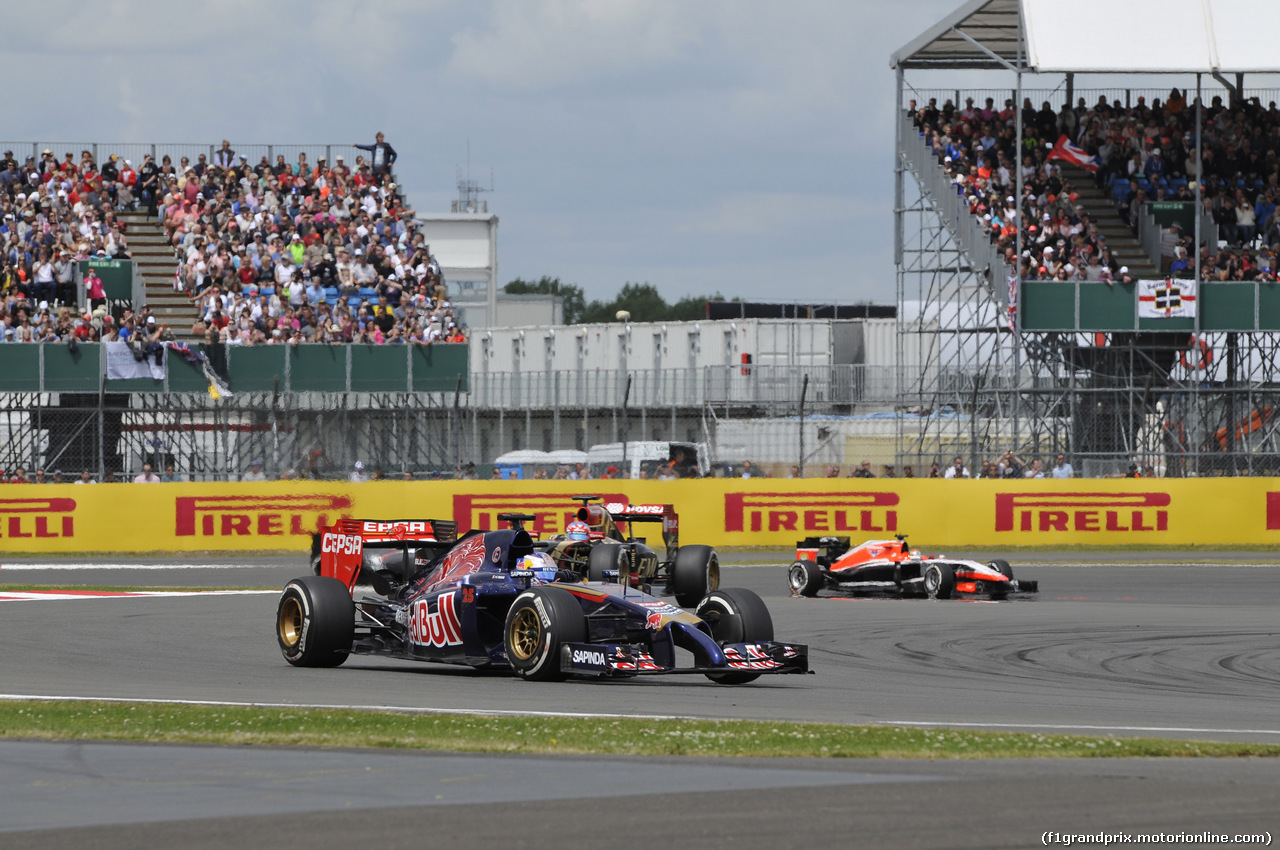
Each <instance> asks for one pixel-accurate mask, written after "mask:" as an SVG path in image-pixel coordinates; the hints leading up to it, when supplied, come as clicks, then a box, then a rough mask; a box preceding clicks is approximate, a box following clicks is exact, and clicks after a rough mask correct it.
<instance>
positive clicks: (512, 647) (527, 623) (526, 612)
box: [507, 608, 542, 661]
mask: <svg viewBox="0 0 1280 850" xmlns="http://www.w3.org/2000/svg"><path fill="white" fill-rule="evenodd" d="M541 637H542V623H541V621H540V620H538V612H536V611H534V610H533V609H532V608H521V609H520V610H519V611H518V612H516V616H515V618H514V619H512V621H511V629H510V631H509V633H508V635H507V650H508V651H509V652H510V653H511V656H512V657H513V658H515V659H517V660H519V661H527V660H529V659H530V658H532V657H533V656H534V653H536V652H537V651H538V642H539V640H540V638H541Z"/></svg>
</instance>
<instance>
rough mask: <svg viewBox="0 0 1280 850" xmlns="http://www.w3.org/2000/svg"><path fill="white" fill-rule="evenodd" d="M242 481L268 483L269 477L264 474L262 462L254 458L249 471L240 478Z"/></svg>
mask: <svg viewBox="0 0 1280 850" xmlns="http://www.w3.org/2000/svg"><path fill="white" fill-rule="evenodd" d="M240 480H241V481H266V480H267V476H265V475H263V474H262V461H260V460H258V459H257V458H254V459H253V461H251V462H250V463H249V471H248V472H246V473H245V474H244V475H242V476H240Z"/></svg>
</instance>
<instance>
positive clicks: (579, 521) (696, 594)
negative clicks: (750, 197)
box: [533, 496, 720, 608]
mask: <svg viewBox="0 0 1280 850" xmlns="http://www.w3.org/2000/svg"><path fill="white" fill-rule="evenodd" d="M572 498H573V499H574V500H576V501H579V502H581V503H582V505H581V507H579V508H578V510H577V512H576V514H575V519H574V521H573V522H571V523H569V525H568V527H567V528H566V529H565V531H564V533H562V534H558V535H556V536H554V537H551V538H549V539H547V540H545V541H542V540H539V541H534V544H533V546H534V549H535V550H538V551H542V552H546V553H547V554H548V555H550V556H551V558H552V559H553V560H554V561H555V562H556V564H557V565H558V566H559V567H561V568H563V569H569V570H573V571H575V572H577V573H578V574H579V575H581V576H582V577H583V578H585V579H587V580H588V581H603V580H604V578H605V574H606V573H609V572H617V573H618V574H619V575H622V576H626V577H627V583H628V584H629V585H630V586H631V587H634V588H637V589H639V590H643V591H644V592H645V593H652V592H653V588H654V586H655V585H656V586H658V587H659V588H661V589H662V593H663V595H668V596H671V595H674V596H675V598H676V604H678V605H679V606H680V607H682V608H692V607H693V606H695V605H697V604H698V603H699V602H700V601H702V599H704V598H705V597H706V595H707V594H708V593H710V592H711V591H713V590H715V589H716V588H717V587H719V586H720V558H719V556H718V555H716V550H715V549H713V548H711V547H710V546H702V545H698V544H693V545H689V546H681V545H680V518H679V516H677V514H676V511H675V508H674V507H673V506H672V505H621V504H609V505H605V504H592V503H593V502H597V501H600V497H599V496H573V497H572ZM658 522H660V523H662V543H663V548H664V554H663V557H662V558H661V559H659V557H658V553H657V552H656V551H654V549H653V547H651V546H649V545H648V542H647V541H646V539H645V538H643V537H636V536H635V525H636V523H658Z"/></svg>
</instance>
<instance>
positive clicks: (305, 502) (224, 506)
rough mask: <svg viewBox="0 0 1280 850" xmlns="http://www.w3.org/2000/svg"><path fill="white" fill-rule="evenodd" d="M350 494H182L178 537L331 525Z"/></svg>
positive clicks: (265, 533)
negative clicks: (331, 518)
mask: <svg viewBox="0 0 1280 850" xmlns="http://www.w3.org/2000/svg"><path fill="white" fill-rule="evenodd" d="M350 507H351V499H349V498H348V497H346V496H326V495H319V494H315V495H306V496H266V497H262V496H179V497H178V498H177V499H176V500H175V508H176V510H175V518H174V534H176V535H177V536H178V537H191V536H195V535H200V536H203V537H247V536H250V535H256V536H260V537H280V536H283V535H286V534H301V535H307V534H311V533H312V532H315V531H319V530H321V529H324V528H327V527H329V526H330V525H332V524H333V523H332V522H330V521H329V517H330V516H331V515H335V514H337V515H338V516H335V517H334V519H335V520H336V519H338V518H339V516H341V514H342V512H343V511H346V510H348V509H350Z"/></svg>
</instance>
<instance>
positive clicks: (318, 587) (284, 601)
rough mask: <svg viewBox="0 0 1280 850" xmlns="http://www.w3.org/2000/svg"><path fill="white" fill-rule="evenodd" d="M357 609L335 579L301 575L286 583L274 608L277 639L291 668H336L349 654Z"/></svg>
mask: <svg viewBox="0 0 1280 850" xmlns="http://www.w3.org/2000/svg"><path fill="white" fill-rule="evenodd" d="M355 623H356V608H355V603H354V602H352V601H351V593H350V592H349V591H348V590H347V586H346V585H345V584H343V583H342V582H340V581H338V580H337V579H336V578H328V577H325V576H303V577H302V578H295V579H294V580H293V581H291V582H289V583H288V584H287V585H285V588H284V593H282V594H281V595H280V604H279V605H278V606H277V607H276V640H277V641H278V642H279V644H280V651H281V652H282V653H283V654H284V658H285V660H286V661H288V662H289V663H290V664H292V665H293V666H294V667H337V666H338V665H339V664H341V663H342V662H344V661H346V660H347V656H348V655H350V654H351V642H352V640H353V639H354V637H355Z"/></svg>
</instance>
